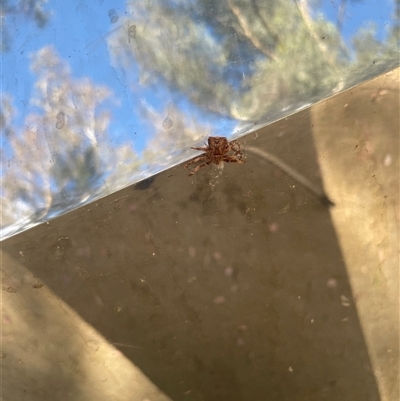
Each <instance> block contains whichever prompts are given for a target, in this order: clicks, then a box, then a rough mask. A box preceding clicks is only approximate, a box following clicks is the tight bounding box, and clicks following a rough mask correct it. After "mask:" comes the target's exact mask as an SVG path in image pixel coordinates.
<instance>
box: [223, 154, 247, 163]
mask: <svg viewBox="0 0 400 401" xmlns="http://www.w3.org/2000/svg"><path fill="white" fill-rule="evenodd" d="M224 162H225V163H239V164H243V163H246V160H243V159H241V158H238V157H236V156H224Z"/></svg>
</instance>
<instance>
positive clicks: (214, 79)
mask: <svg viewBox="0 0 400 401" xmlns="http://www.w3.org/2000/svg"><path fill="white" fill-rule="evenodd" d="M309 3H310V4H312V3H311V2H309V1H304V0H303V1H298V0H291V1H288V0H270V1H268V2H267V1H264V0H221V1H215V0H196V1H190V2H187V1H183V0H177V1H176V0H152V1H148V2H137V1H129V2H128V9H129V11H130V14H131V17H129V18H126V20H125V23H124V29H121V30H117V31H115V32H114V33H113V34H112V35H111V36H110V38H109V48H110V52H111V55H112V59H113V62H114V64H115V65H116V66H119V67H121V68H123V69H124V71H125V73H126V74H127V76H128V77H129V76H138V79H139V80H140V82H141V83H146V84H148V85H154V88H157V86H158V85H167V86H168V87H169V88H170V89H171V90H173V91H175V92H176V93H180V94H181V95H183V96H184V97H186V98H187V99H189V100H190V101H191V103H192V104H194V105H196V106H197V107H199V108H201V109H203V110H205V111H211V112H214V113H217V114H219V115H220V116H225V117H231V118H233V119H236V120H242V121H254V120H255V119H260V118H263V117H265V116H266V115H268V114H274V113H275V114H276V113H278V112H279V111H281V110H283V109H286V110H287V109H293V110H294V109H295V108H297V107H300V106H302V105H304V104H305V103H312V102H313V101H316V100H318V99H320V98H322V97H323V96H326V95H329V94H331V93H332V90H333V89H334V88H336V89H340V88H344V87H346V85H347V86H349V85H350V84H352V83H353V82H352V76H353V75H354V73H355V72H356V73H358V72H359V71H360V70H363V71H364V72H366V71H368V72H369V73H371V70H372V69H373V71H374V73H375V74H376V71H377V68H382V69H385V68H386V69H388V68H389V67H390V66H392V67H394V66H395V65H396V62H398V54H399V53H398V46H396V45H398V43H395V42H396V41H395V40H392V39H390V38H389V40H387V41H385V42H383V43H382V42H379V41H377V39H375V35H374V32H373V31H372V30H371V29H367V30H366V31H363V32H362V33H360V34H359V35H358V38H356V39H355V41H354V43H355V46H354V48H350V47H349V46H348V45H345V43H344V41H343V40H342V37H341V35H340V30H339V29H338V27H337V25H335V23H332V22H329V21H328V20H326V19H324V18H323V17H322V15H316V14H315V13H313V12H312V10H311V9H310V8H311V5H310V4H309ZM342 3H343V2H342ZM344 6H345V4H344V3H343V4H342V7H344ZM338 18H342V17H340V16H339V17H338ZM340 24H342V22H340ZM394 25H395V23H394ZM389 36H390V37H393V38H394V37H395V34H394V33H389ZM361 42H364V43H366V45H365V46H364V47H363V46H361ZM370 45H371V46H370ZM378 55H379V60H377V56H378ZM373 59H374V60H376V61H377V62H376V63H375V64H374V65H372V64H371V60H373ZM396 60H397V61H396ZM378 61H379V62H378ZM388 63H389V64H390V66H389V67H388ZM133 66H135V67H133ZM381 72H382V71H381ZM357 78H358V79H359V78H360V77H359V76H357Z"/></svg>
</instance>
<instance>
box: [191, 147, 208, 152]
mask: <svg viewBox="0 0 400 401" xmlns="http://www.w3.org/2000/svg"><path fill="white" fill-rule="evenodd" d="M190 149H194V150H203V151H207V150H208V148H206V147H202V148H193V147H190Z"/></svg>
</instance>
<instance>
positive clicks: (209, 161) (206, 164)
mask: <svg viewBox="0 0 400 401" xmlns="http://www.w3.org/2000/svg"><path fill="white" fill-rule="evenodd" d="M210 163H211V160H208V161H206V162H205V163H203V164H199V165H198V166H196V167H195V168H194V169H193V170H192V171H191V173H190V174H189V177H190V176H191V175H193V174H195V173H197V172H198V171H199V170H200V169H201V168H202V167H205V166H208V165H209V164H210Z"/></svg>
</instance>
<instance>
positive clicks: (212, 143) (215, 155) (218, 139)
mask: <svg viewBox="0 0 400 401" xmlns="http://www.w3.org/2000/svg"><path fill="white" fill-rule="evenodd" d="M191 149H195V150H203V151H204V152H205V153H204V154H202V155H200V156H199V157H196V158H195V159H193V160H191V161H190V162H189V163H186V164H185V168H189V166H190V165H191V164H194V163H197V162H204V163H202V164H199V165H198V166H196V167H195V168H194V169H193V170H192V171H191V172H190V174H189V177H190V176H191V175H193V174H195V173H197V171H199V170H200V169H201V168H202V167H205V166H208V165H209V164H212V163H213V164H221V163H223V162H225V163H240V164H243V163H245V160H243V154H242V152H241V150H240V145H239V143H238V142H236V141H232V142H228V140H227V139H226V138H225V137H223V136H210V137H209V138H208V145H206V146H204V147H200V148H197V147H195V148H193V147H191ZM230 151H232V152H233V154H231V155H228V153H229V152H230Z"/></svg>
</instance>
